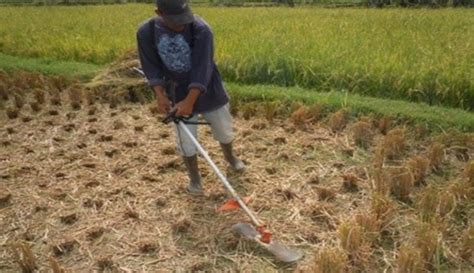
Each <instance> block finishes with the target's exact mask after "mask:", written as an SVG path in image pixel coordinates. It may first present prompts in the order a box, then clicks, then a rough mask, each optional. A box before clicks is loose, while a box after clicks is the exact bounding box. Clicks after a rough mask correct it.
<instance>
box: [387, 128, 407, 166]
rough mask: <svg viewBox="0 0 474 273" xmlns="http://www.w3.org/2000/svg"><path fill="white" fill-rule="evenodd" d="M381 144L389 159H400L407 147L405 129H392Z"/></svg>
mask: <svg viewBox="0 0 474 273" xmlns="http://www.w3.org/2000/svg"><path fill="white" fill-rule="evenodd" d="M381 145H382V147H383V151H384V155H385V157H386V158H387V159H391V160H394V159H399V158H400V157H401V156H402V155H403V153H404V152H405V149H406V140H405V132H404V130H403V129H400V128H396V129H392V130H390V131H389V132H388V133H387V135H386V136H385V137H384V138H383V141H382V143H381Z"/></svg>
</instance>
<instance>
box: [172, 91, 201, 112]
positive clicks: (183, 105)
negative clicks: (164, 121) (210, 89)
mask: <svg viewBox="0 0 474 273" xmlns="http://www.w3.org/2000/svg"><path fill="white" fill-rule="evenodd" d="M200 94H201V91H200V90H199V89H195V88H192V89H190V90H189V93H188V96H187V97H186V98H185V99H184V100H182V101H180V102H178V103H177V104H176V105H175V107H174V108H173V110H176V116H178V117H182V116H189V115H191V114H192V113H193V108H194V103H195V102H196V100H197V98H198V97H199V95H200ZM173 110H172V111H173Z"/></svg>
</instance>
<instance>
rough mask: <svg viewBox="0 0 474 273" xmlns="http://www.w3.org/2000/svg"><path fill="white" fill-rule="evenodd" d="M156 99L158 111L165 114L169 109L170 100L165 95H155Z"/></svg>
mask: <svg viewBox="0 0 474 273" xmlns="http://www.w3.org/2000/svg"><path fill="white" fill-rule="evenodd" d="M157 100H158V112H159V113H161V114H166V113H168V112H169V111H170V110H171V101H170V100H169V99H168V97H166V96H162V97H157Z"/></svg>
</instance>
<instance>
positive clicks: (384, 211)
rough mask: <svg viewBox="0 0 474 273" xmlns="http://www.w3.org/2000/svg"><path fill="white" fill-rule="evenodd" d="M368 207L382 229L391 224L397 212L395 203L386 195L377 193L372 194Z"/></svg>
mask: <svg viewBox="0 0 474 273" xmlns="http://www.w3.org/2000/svg"><path fill="white" fill-rule="evenodd" d="M370 208H371V211H372V212H373V213H375V215H376V216H377V220H379V221H380V224H381V229H382V230H383V229H385V228H387V227H388V226H389V225H390V224H391V222H392V221H393V220H394V217H395V216H396V215H397V213H398V209H397V205H396V203H395V202H394V201H393V200H392V199H390V197H388V196H387V195H384V194H379V193H374V194H372V198H371V207H370Z"/></svg>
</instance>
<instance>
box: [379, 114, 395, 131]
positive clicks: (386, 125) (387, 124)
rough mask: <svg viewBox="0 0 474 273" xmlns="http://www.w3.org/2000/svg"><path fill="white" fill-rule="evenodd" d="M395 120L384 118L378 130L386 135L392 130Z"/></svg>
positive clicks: (380, 121)
mask: <svg viewBox="0 0 474 273" xmlns="http://www.w3.org/2000/svg"><path fill="white" fill-rule="evenodd" d="M392 123H393V119H392V118H391V117H388V116H384V117H382V118H381V119H380V120H379V122H378V128H379V131H380V133H381V134H383V135H386V134H387V133H388V131H389V130H390V129H391V128H392Z"/></svg>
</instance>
